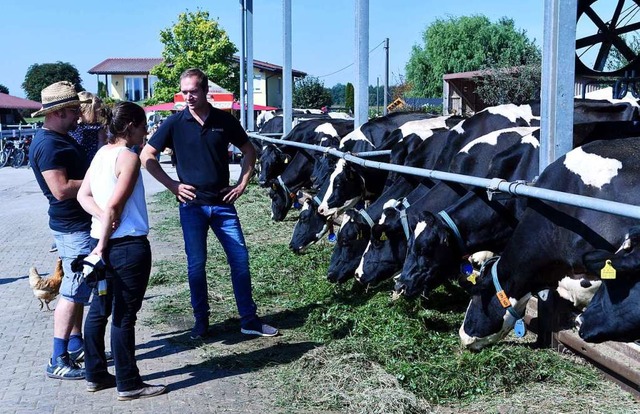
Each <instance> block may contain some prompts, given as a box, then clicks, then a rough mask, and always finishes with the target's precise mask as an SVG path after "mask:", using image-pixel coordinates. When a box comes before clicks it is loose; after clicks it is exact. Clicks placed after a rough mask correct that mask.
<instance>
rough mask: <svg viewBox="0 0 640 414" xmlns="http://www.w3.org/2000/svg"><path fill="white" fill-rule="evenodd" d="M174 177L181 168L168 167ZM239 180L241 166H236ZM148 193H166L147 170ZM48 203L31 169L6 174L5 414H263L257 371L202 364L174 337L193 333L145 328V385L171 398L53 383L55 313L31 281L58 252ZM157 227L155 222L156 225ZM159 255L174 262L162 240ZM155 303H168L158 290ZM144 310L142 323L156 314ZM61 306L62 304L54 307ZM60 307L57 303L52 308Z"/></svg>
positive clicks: (0, 228) (0, 399)
mask: <svg viewBox="0 0 640 414" xmlns="http://www.w3.org/2000/svg"><path fill="white" fill-rule="evenodd" d="M163 165H164V167H165V169H166V170H167V171H168V172H169V173H170V174H175V171H174V170H173V168H171V166H170V165H169V164H166V163H165V164H163ZM231 171H232V177H234V176H235V177H237V174H238V166H237V165H232V166H231ZM143 175H144V177H145V186H146V190H147V193H148V195H149V194H153V193H155V192H158V191H161V190H163V189H164V188H162V187H161V186H159V185H158V184H157V182H155V180H153V179H151V178H150V177H149V176H148V175H147V173H146V171H143ZM47 222H48V217H47V202H46V199H45V198H44V196H42V194H41V193H40V190H39V188H38V186H37V184H36V182H35V179H34V177H33V173H32V172H31V170H29V169H27V168H21V169H14V168H8V167H5V168H2V169H0V309H2V311H0V367H2V370H1V372H2V375H0V412H1V413H74V412H78V413H86V412H92V413H112V412H113V413H124V412H136V413H181V414H187V413H212V412H232V413H235V412H237V413H248V412H251V413H258V412H264V411H267V410H269V411H271V412H274V411H273V409H272V408H267V407H264V403H263V401H264V393H265V392H266V391H265V390H259V389H257V388H255V385H254V384H252V381H251V377H250V374H243V373H240V372H227V371H220V370H216V369H212V368H207V366H206V364H202V359H201V356H200V355H199V351H198V348H197V347H189V346H179V345H176V344H175V341H173V342H172V341H170V338H171V337H173V336H176V335H185V331H184V330H182V331H176V332H155V331H152V329H151V328H149V327H147V326H145V325H144V324H139V327H138V329H137V344H138V346H137V359H138V361H139V367H140V371H141V373H142V375H143V379H144V380H145V381H148V382H151V383H164V384H167V385H168V387H169V392H168V393H167V394H166V395H163V396H159V397H154V398H149V399H145V400H138V401H131V402H118V401H116V395H115V391H114V390H113V389H111V390H104V391H100V392H97V393H94V394H90V393H88V392H86V391H85V384H84V381H59V380H53V379H49V378H46V376H45V366H46V362H47V359H48V358H49V356H50V352H51V346H52V339H51V338H52V334H53V312H46V311H45V312H42V311H40V310H39V309H38V307H39V304H38V301H37V300H36V299H35V297H34V296H33V294H32V291H31V289H30V288H29V283H28V276H27V274H28V269H29V267H30V266H36V267H37V268H38V270H39V271H40V273H47V272H50V271H51V270H53V265H54V261H55V258H56V255H55V253H49V252H48V249H49V247H50V244H51V241H52V236H51V235H50V232H49V229H48V225H47ZM151 224H152V226H153V220H152V223H151ZM150 238H151V242H152V249H153V253H154V258H163V257H170V255H172V254H175V246H174V247H172V248H171V249H172V251H166V249H168V248H169V247H167V244H166V243H165V244H162V243H154V240H153V232H152V234H151V235H150ZM147 299H149V301H153V300H162V297H161V292H158V291H153V290H150V291H149V292H148V293H147ZM145 302H146V303H145V304H144V305H143V309H142V312H141V314H140V317H141V319H144V317H145V315H148V311H149V304H148V303H149V302H148V301H145ZM52 305H55V304H52ZM52 307H53V306H52Z"/></svg>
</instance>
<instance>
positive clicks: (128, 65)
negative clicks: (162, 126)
mask: <svg viewBox="0 0 640 414" xmlns="http://www.w3.org/2000/svg"><path fill="white" fill-rule="evenodd" d="M233 60H234V61H235V62H240V57H239V56H233ZM160 63H162V58H108V59H105V60H104V61H102V62H101V63H99V64H97V65H96V66H94V67H92V68H91V69H89V73H90V74H92V75H111V74H118V73H131V74H142V75H146V74H148V73H149V71H151V68H153V67H154V66H156V65H158V64H160ZM253 66H254V67H255V68H258V69H262V70H267V71H270V72H282V66H278V65H274V64H273V63H269V62H263V61H261V60H255V59H254V60H253ZM292 72H293V76H294V77H296V78H301V77H304V76H307V74H306V73H305V72H302V71H299V70H295V69H293V70H292Z"/></svg>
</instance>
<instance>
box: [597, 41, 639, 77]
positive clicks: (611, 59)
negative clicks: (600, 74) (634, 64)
mask: <svg viewBox="0 0 640 414" xmlns="http://www.w3.org/2000/svg"><path fill="white" fill-rule="evenodd" d="M622 39H623V41H624V42H625V43H626V44H627V46H629V49H631V50H632V51H633V52H634V54H635V55H636V56H638V55H640V38H639V37H638V36H637V35H635V34H634V35H632V37H631V40H629V37H628V36H622ZM629 63H630V62H629V59H627V58H626V57H624V55H623V54H622V53H620V51H619V50H618V49H617V48H616V47H615V45H614V46H612V47H611V50H610V51H609V56H608V57H607V64H606V66H605V68H606V70H607V71H610V72H613V71H615V70H618V69H622V68H623V67H625V66H627V65H628V64H629Z"/></svg>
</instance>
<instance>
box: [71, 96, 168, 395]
mask: <svg viewBox="0 0 640 414" xmlns="http://www.w3.org/2000/svg"><path fill="white" fill-rule="evenodd" d="M107 119H108V123H109V132H110V135H109V137H108V138H107V144H106V145H105V146H103V147H102V148H100V149H99V150H98V152H97V153H96V155H95V157H94V159H93V161H92V162H91V166H90V167H89V171H88V172H87V175H86V177H85V179H84V181H83V182H82V186H81V187H80V191H79V192H78V201H79V202H80V204H81V205H82V207H83V208H84V209H85V210H86V211H87V212H88V213H90V214H91V216H92V219H91V238H92V246H93V247H94V248H93V250H92V251H91V255H96V256H98V257H100V258H102V260H103V262H104V264H105V269H106V283H105V284H106V291H105V292H100V291H99V290H94V297H93V300H92V301H91V307H90V308H89V313H88V314H87V319H86V322H85V325H84V330H85V370H86V379H87V391H90V392H95V391H99V390H102V389H105V388H111V387H113V386H114V385H115V386H116V387H117V390H118V400H121V401H123V400H132V399H136V398H146V397H152V396H155V395H159V394H162V393H164V392H165V391H166V387H165V386H164V385H149V384H145V383H143V382H142V378H141V377H140V373H139V371H138V366H137V364H136V358H135V346H136V340H135V323H136V319H137V316H136V315H137V313H138V311H139V310H140V307H141V306H142V300H143V299H144V294H145V292H146V290H147V284H148V282H149V276H150V274H151V247H150V245H149V241H148V239H147V234H148V233H149V219H148V215H147V206H146V203H145V196H144V184H143V181H142V175H141V174H140V159H139V158H138V155H137V154H136V153H135V151H134V150H133V147H134V146H140V145H142V143H143V141H144V137H145V136H146V135H147V120H146V117H145V113H144V110H143V109H142V108H141V107H140V106H138V105H136V104H134V103H132V102H120V103H118V104H116V105H115V106H114V108H113V112H112V114H111V115H109V114H108V115H107ZM113 223H118V226H117V228H115V229H114V226H113ZM109 316H112V320H111V350H112V352H113V359H114V365H115V370H116V375H115V377H114V376H113V375H111V374H110V373H109V372H108V371H107V359H106V356H105V345H104V334H105V330H106V326H107V321H108V318H109Z"/></svg>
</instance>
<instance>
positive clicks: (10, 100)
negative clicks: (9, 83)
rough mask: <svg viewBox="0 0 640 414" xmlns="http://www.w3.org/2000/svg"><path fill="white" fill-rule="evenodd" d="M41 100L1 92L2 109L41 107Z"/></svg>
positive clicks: (0, 104) (0, 105)
mask: <svg viewBox="0 0 640 414" xmlns="http://www.w3.org/2000/svg"><path fill="white" fill-rule="evenodd" d="M40 108H42V104H41V103H40V102H36V101H32V100H30V99H24V98H18V97H17V96H11V95H7V94H6V93H2V92H0V109H35V110H37V109H40Z"/></svg>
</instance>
